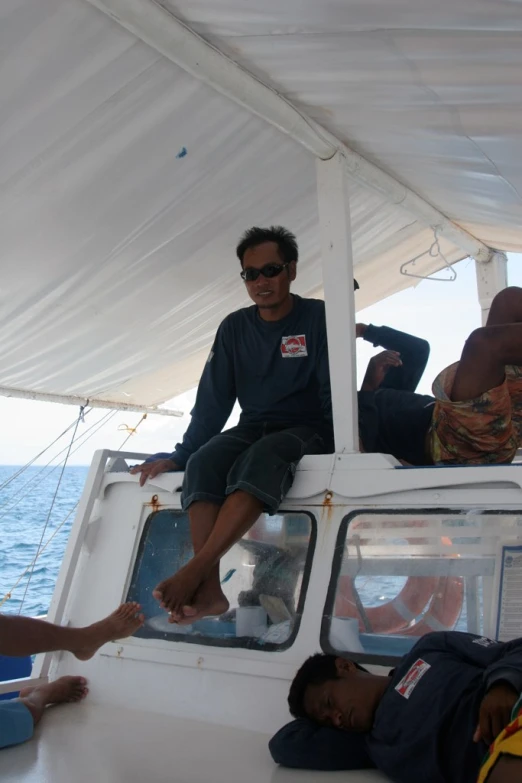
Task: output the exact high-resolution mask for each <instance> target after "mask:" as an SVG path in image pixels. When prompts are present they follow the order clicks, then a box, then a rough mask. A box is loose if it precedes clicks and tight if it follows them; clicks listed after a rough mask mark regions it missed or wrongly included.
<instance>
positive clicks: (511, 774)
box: [488, 756, 522, 783]
mask: <svg viewBox="0 0 522 783" xmlns="http://www.w3.org/2000/svg"><path fill="white" fill-rule="evenodd" d="M521 780H522V759H519V758H515V757H514V756H503V757H501V758H500V759H499V760H498V761H497V763H496V764H495V766H494V768H493V771H492V772H491V774H490V775H489V777H488V783H520V781H521Z"/></svg>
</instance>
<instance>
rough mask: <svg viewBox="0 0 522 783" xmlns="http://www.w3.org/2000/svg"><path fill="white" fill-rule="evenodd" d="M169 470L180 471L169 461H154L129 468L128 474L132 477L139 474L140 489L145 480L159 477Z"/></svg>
mask: <svg viewBox="0 0 522 783" xmlns="http://www.w3.org/2000/svg"><path fill="white" fill-rule="evenodd" d="M171 470H181V468H180V467H179V465H177V464H176V463H175V462H174V461H173V460H171V459H156V460H154V462H144V463H143V464H142V465H136V466H135V467H134V468H131V470H130V472H131V473H132V475H133V476H136V475H137V474H138V473H139V476H140V487H142V486H143V485H144V484H145V482H146V481H147V479H149V478H150V479H153V478H155V477H156V476H159V475H160V473H168V472H169V471H171Z"/></svg>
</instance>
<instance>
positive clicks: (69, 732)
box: [0, 694, 386, 783]
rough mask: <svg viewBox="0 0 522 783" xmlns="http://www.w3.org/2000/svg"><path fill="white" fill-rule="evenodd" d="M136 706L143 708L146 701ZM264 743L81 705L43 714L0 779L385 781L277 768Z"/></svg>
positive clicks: (246, 734) (1, 764) (264, 738)
mask: <svg viewBox="0 0 522 783" xmlns="http://www.w3.org/2000/svg"><path fill="white" fill-rule="evenodd" d="M173 698H175V694H173ZM143 700H144V706H145V702H146V697H145V696H144V699H143ZM252 709H256V706H255V705H254V704H253V705H252ZM268 739H269V736H268V735H266V734H261V733H257V732H252V731H245V730H240V729H230V728H224V727H221V726H213V725H210V724H204V723H198V722H196V721H186V720H182V719H179V718H171V717H167V716H164V715H158V714H157V713H152V712H145V711H138V710H128V709H125V710H124V709H118V708H115V707H105V706H104V707H101V706H97V705H94V704H89V703H88V702H85V703H83V704H81V705H66V706H64V707H59V708H53V709H52V710H49V712H48V714H47V715H46V716H45V718H44V721H42V723H41V725H40V727H39V728H38V729H37V731H36V735H35V737H34V739H33V740H32V741H31V742H28V743H26V744H25V745H22V746H19V747H16V748H11V749H8V750H4V751H2V752H1V753H0V779H1V780H2V781H3V783H8V781H9V783H11V781H13V782H14V781H22V780H23V781H24V783H44V781H45V783H119V781H122V783H123V781H125V783H167V782H168V783H207V781H208V783H246V782H247V781H248V783H298V781H299V783H311V781H312V780H314V781H318V782H319V783H320V782H321V781H328V783H336V781H340V780H347V781H350V783H352V781H353V783H358V781H361V783H362V782H363V781H365V782H366V783H371V782H372V781H374V782H375V783H378V782H379V781H381V782H382V781H385V780H386V778H384V777H383V776H382V775H380V774H378V773H377V772H373V771H367V772H366V771H365V772H360V773H359V772H353V773H347V772H341V773H334V772H328V773H322V774H321V773H317V772H305V771H303V770H289V769H283V768H281V767H277V766H276V765H275V764H274V763H273V761H272V759H271V757H270V754H269V752H268V747H267V743H268Z"/></svg>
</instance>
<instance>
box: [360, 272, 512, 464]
mask: <svg viewBox="0 0 522 783" xmlns="http://www.w3.org/2000/svg"><path fill="white" fill-rule="evenodd" d="M432 391H433V395H434V396H429V395H422V394H413V393H410V392H406V391H398V390H396V389H386V388H382V387H381V388H379V389H377V390H376V391H371V390H369V391H366V390H364V388H363V389H362V390H361V391H360V392H359V394H358V404H359V436H360V442H361V450H362V451H369V452H379V453H384V454H392V455H393V456H394V457H396V458H397V459H399V460H401V461H404V462H406V463H409V464H411V465H487V464H503V463H509V462H511V461H512V460H513V458H514V456H515V454H516V451H517V448H518V446H519V443H520V440H521V434H522V289H521V288H515V287H511V288H505V289H504V290H503V291H501V292H500V293H499V294H497V296H496V297H495V298H494V300H493V302H492V305H491V309H490V311H489V316H488V321H487V324H486V326H484V327H481V328H479V329H475V331H474V332H472V333H471V335H470V336H469V337H468V339H467V341H466V343H465V345H464V348H463V350H462V354H461V358H460V361H459V362H457V363H455V364H453V365H451V366H450V367H448V368H446V369H445V370H443V372H441V373H440V375H439V376H438V377H437V378H436V379H435V382H434V384H433V389H432Z"/></svg>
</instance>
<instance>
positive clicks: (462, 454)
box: [429, 362, 522, 465]
mask: <svg viewBox="0 0 522 783" xmlns="http://www.w3.org/2000/svg"><path fill="white" fill-rule="evenodd" d="M458 366H459V363H458V362H456V363H455V364H452V365H450V366H449V367H447V368H446V369H445V370H443V371H442V372H441V373H440V375H438V376H437V378H436V379H435V381H434V383H433V396H434V397H435V399H436V403H435V407H434V411H433V418H432V424H431V429H430V433H429V443H430V450H431V456H432V458H433V462H434V464H435V465H490V464H497V465H498V464H502V463H507V462H511V461H512V460H513V458H514V456H515V453H516V451H517V448H518V446H519V443H521V440H522V367H506V377H505V379H504V382H503V383H502V384H501V385H500V386H497V387H496V388H495V389H490V390H489V391H487V392H484V393H483V394H481V395H480V397H476V398H475V399H474V400H465V401H462V402H452V400H451V399H450V394H451V390H452V388H453V382H454V380H455V374H456V372H457V368H458Z"/></svg>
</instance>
